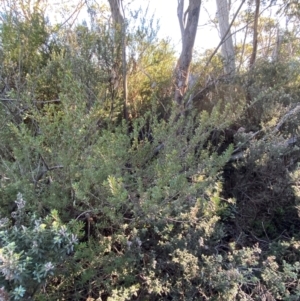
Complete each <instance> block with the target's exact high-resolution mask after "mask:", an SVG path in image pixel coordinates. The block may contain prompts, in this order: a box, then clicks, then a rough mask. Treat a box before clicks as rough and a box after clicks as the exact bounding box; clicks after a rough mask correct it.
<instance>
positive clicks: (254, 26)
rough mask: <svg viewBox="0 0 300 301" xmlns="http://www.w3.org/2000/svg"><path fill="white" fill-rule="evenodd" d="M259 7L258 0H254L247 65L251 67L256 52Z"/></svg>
mask: <svg viewBox="0 0 300 301" xmlns="http://www.w3.org/2000/svg"><path fill="white" fill-rule="evenodd" d="M259 7H260V0H255V14H254V24H253V42H252V47H253V48H252V53H251V57H250V61H249V66H250V68H252V67H253V66H254V64H255V60H256V53H257V42H258V18H259Z"/></svg>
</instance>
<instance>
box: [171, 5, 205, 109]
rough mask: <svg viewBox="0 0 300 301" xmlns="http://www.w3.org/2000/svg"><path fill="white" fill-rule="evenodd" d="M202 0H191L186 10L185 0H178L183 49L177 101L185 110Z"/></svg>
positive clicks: (176, 94) (179, 66)
mask: <svg viewBox="0 0 300 301" xmlns="http://www.w3.org/2000/svg"><path fill="white" fill-rule="evenodd" d="M200 7H201V0H189V6H188V9H187V10H186V11H185V12H184V0H178V6H177V16H178V20H179V25H180V30H181V43H182V50H181V54H180V57H179V59H178V62H177V66H176V75H175V76H176V77H175V87H176V91H175V102H176V103H177V105H178V106H179V107H180V108H181V109H182V110H183V109H184V104H183V98H184V96H185V93H186V91H187V87H188V78H189V71H190V65H191V62H192V58H193V48H194V44H195V38H196V33H197V27H198V22H199V15H200Z"/></svg>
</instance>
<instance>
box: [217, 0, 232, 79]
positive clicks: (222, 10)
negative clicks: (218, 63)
mask: <svg viewBox="0 0 300 301" xmlns="http://www.w3.org/2000/svg"><path fill="white" fill-rule="evenodd" d="M216 2H217V12H218V21H219V29H220V34H221V40H222V41H223V43H222V46H221V53H222V57H223V59H224V70H225V73H226V74H230V75H234V73H235V51H234V47H233V41H232V35H231V32H230V25H229V11H228V3H227V0H216Z"/></svg>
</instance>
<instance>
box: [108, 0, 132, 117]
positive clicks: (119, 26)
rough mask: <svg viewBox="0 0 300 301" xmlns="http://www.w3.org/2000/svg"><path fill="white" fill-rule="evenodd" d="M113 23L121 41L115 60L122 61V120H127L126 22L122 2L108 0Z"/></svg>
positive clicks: (119, 0)
mask: <svg viewBox="0 0 300 301" xmlns="http://www.w3.org/2000/svg"><path fill="white" fill-rule="evenodd" d="M108 2H109V5H110V9H111V15H112V19H113V23H114V26H115V29H116V37H117V39H120V40H121V53H120V54H119V56H120V57H117V60H121V61H122V75H123V97H124V105H123V114H124V118H125V119H126V120H127V119H128V89H127V62H126V21H125V17H124V15H125V13H124V9H123V4H122V0H108Z"/></svg>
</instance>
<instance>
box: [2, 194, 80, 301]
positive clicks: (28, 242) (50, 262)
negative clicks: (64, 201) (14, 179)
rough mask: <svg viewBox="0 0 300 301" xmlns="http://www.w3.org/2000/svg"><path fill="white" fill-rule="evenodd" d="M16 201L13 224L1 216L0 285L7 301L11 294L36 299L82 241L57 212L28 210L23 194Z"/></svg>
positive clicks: (19, 297) (17, 298) (16, 297)
mask: <svg viewBox="0 0 300 301" xmlns="http://www.w3.org/2000/svg"><path fill="white" fill-rule="evenodd" d="M15 203H16V206H17V208H16V211H13V212H12V219H13V221H12V222H13V224H12V225H11V222H10V221H9V220H8V219H7V218H2V219H1V231H0V245H1V248H0V272H1V276H0V285H1V287H2V294H4V295H7V299H5V300H9V299H8V296H11V297H12V299H13V300H25V299H26V298H33V297H34V295H35V293H36V292H37V291H38V290H39V289H41V287H42V286H44V285H46V283H47V282H46V280H47V279H48V278H49V277H51V276H53V275H54V273H55V270H56V269H57V266H59V265H60V264H62V263H63V262H64V261H65V260H66V256H67V255H68V254H71V253H72V252H73V251H74V245H75V244H76V243H77V242H78V239H77V237H76V235H75V234H72V233H71V232H70V230H69V229H67V227H66V226H64V225H62V223H61V222H60V220H59V218H58V214H57V211H52V212H51V215H49V216H48V217H46V218H44V219H41V218H38V217H37V216H36V215H35V214H28V213H27V212H26V206H25V205H26V202H25V201H24V199H23V197H22V195H21V194H20V193H19V194H18V198H17V201H16V202H15ZM6 292H7V293H6Z"/></svg>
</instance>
